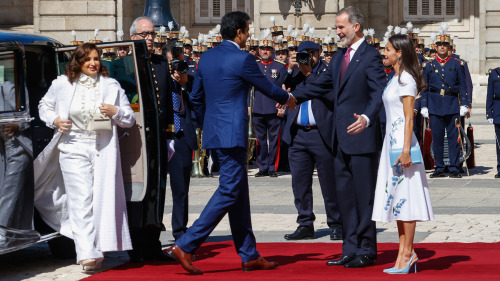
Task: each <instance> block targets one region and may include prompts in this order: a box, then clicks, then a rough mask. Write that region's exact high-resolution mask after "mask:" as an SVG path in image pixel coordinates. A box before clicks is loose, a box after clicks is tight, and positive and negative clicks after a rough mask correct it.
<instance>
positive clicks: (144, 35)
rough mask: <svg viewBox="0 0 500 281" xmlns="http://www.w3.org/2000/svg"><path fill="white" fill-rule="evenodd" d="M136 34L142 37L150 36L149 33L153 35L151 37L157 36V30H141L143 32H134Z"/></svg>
mask: <svg viewBox="0 0 500 281" xmlns="http://www.w3.org/2000/svg"><path fill="white" fill-rule="evenodd" d="M134 34H135V35H139V36H141V37H142V38H148V36H149V35H151V38H155V36H156V32H154V31H151V32H141V33H134Z"/></svg>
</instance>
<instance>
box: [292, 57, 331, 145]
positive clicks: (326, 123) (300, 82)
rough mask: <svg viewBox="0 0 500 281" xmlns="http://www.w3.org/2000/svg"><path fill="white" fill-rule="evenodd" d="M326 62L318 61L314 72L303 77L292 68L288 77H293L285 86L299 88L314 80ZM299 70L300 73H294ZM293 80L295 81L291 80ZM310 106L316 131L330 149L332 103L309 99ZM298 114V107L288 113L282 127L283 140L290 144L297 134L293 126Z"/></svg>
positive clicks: (323, 68) (321, 71) (324, 67)
mask: <svg viewBox="0 0 500 281" xmlns="http://www.w3.org/2000/svg"><path fill="white" fill-rule="evenodd" d="M326 67H327V66H326V63H325V62H324V61H320V63H319V65H318V66H317V68H315V70H316V71H315V72H314V73H311V74H309V76H307V77H305V76H304V75H303V74H302V72H300V70H299V69H298V68H296V69H295V70H294V72H293V73H292V75H290V77H295V79H293V78H291V79H288V81H286V82H285V85H286V87H287V88H291V89H300V88H303V87H305V86H306V85H307V84H308V83H311V82H312V81H315V80H316V79H318V77H319V76H320V75H321V74H322V73H323V71H324V70H325V69H326ZM297 70H298V71H299V72H300V73H301V74H298V73H296V71H297ZM292 80H295V81H292ZM311 108H312V111H313V114H314V120H315V121H316V125H317V126H318V131H319V134H320V136H321V138H322V139H323V141H324V142H325V144H326V145H327V147H328V149H330V150H332V144H333V126H332V124H333V104H332V103H328V102H325V101H323V100H320V99H313V100H311ZM298 114H299V108H298V107H297V109H295V110H294V111H292V112H290V113H289V114H288V118H287V121H286V125H285V128H284V129H283V137H282V139H283V141H284V142H286V143H288V144H290V145H292V144H293V139H294V137H295V135H296V134H297V127H295V126H293V124H294V123H295V121H296V120H297V115H298Z"/></svg>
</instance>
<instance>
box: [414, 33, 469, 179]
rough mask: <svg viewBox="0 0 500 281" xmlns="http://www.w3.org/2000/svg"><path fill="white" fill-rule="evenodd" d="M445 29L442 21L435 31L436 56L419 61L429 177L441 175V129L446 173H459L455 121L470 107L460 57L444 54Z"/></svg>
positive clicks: (446, 45) (445, 46)
mask: <svg viewBox="0 0 500 281" xmlns="http://www.w3.org/2000/svg"><path fill="white" fill-rule="evenodd" d="M447 29H448V27H447V24H445V23H444V24H442V25H441V27H440V32H439V34H441V35H439V36H438V37H437V39H436V47H437V52H438V57H437V58H436V59H435V60H433V61H431V62H429V63H426V62H424V63H423V64H422V67H423V68H424V71H423V78H424V79H425V81H426V82H427V84H428V86H427V88H426V89H425V90H424V91H423V92H422V93H421V95H422V98H421V106H422V109H421V113H422V116H423V117H424V118H429V120H430V126H431V130H432V140H433V142H432V149H433V151H434V160H435V171H434V172H433V173H432V174H431V175H430V177H431V178H435V177H444V176H445V174H444V171H445V164H444V161H443V153H444V134H445V130H446V134H447V137H448V150H449V158H450V165H449V168H448V169H449V172H450V175H449V176H450V177H451V178H461V177H462V175H460V173H459V170H458V169H459V168H458V167H459V153H460V149H459V142H458V141H457V139H458V130H459V128H457V126H456V124H457V123H459V122H460V119H459V116H465V114H467V112H468V107H470V102H469V98H468V94H467V87H466V84H465V73H464V69H463V61H461V60H459V59H455V58H451V57H449V56H448V48H449V45H450V36H449V35H448V34H446V31H447Z"/></svg>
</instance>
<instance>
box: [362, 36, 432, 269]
mask: <svg viewBox="0 0 500 281" xmlns="http://www.w3.org/2000/svg"><path fill="white" fill-rule="evenodd" d="M384 65H386V66H388V65H393V66H394V70H395V75H394V77H393V78H392V79H391V81H389V84H388V85H387V87H386V88H385V90H384V94H383V96H382V99H383V101H384V107H385V111H386V118H387V126H386V134H385V139H384V145H383V148H382V153H381V156H380V165H379V170H378V177H377V188H376V191H375V202H374V208H373V215H372V219H373V220H374V221H381V222H390V221H396V222H397V226H398V232H399V252H398V257H397V259H396V263H395V265H394V267H392V268H388V269H385V270H384V272H386V273H408V272H409V270H410V268H412V267H413V265H414V266H415V267H414V268H415V272H416V262H417V260H418V257H417V254H416V253H415V251H414V249H413V238H414V236H415V227H416V222H417V221H428V220H433V219H434V215H433V212H432V207H431V200H430V196H429V188H428V184H427V179H426V176H425V168H424V165H423V164H415V165H412V159H411V156H410V149H411V147H415V146H418V145H419V144H418V141H417V138H416V137H415V134H414V133H413V114H414V113H413V108H414V105H415V97H416V96H417V94H418V92H419V91H420V90H422V89H424V82H423V80H422V75H421V73H420V65H419V62H418V59H417V54H416V52H415V48H414V46H413V42H412V40H411V39H410V37H408V36H407V35H401V34H397V35H393V36H392V37H391V38H390V39H389V42H388V43H387V45H386V48H385V54H384ZM391 149H402V153H401V155H400V156H399V157H398V159H397V161H396V162H395V163H391V161H390V155H389V151H390V150H391Z"/></svg>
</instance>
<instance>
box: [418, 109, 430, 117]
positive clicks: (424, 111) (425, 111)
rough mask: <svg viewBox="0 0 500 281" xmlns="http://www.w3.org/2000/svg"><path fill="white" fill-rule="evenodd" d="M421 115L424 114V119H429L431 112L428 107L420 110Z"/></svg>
mask: <svg viewBox="0 0 500 281" xmlns="http://www.w3.org/2000/svg"><path fill="white" fill-rule="evenodd" d="M420 114H422V117H424V118H429V110H428V109H427V107H422V109H420Z"/></svg>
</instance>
